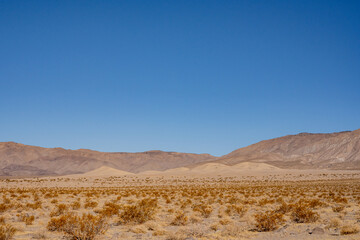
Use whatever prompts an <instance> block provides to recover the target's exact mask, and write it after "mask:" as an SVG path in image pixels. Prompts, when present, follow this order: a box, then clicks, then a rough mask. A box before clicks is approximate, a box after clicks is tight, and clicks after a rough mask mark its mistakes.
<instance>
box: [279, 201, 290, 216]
mask: <svg viewBox="0 0 360 240" xmlns="http://www.w3.org/2000/svg"><path fill="white" fill-rule="evenodd" d="M291 208H292V205H291V204H287V203H286V202H284V201H282V202H281V205H280V206H279V207H278V209H276V212H278V213H282V214H286V213H288V212H290V211H291Z"/></svg>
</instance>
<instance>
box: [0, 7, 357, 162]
mask: <svg viewBox="0 0 360 240" xmlns="http://www.w3.org/2000/svg"><path fill="white" fill-rule="evenodd" d="M359 12H360V1H330V0H326V1H268V0H265V1H208V0H207V1H4V0H0V114H1V115H0V141H2V142H4V141H15V142H20V143H24V144H29V145H37V146H42V147H64V148H69V149H78V148H89V149H95V150H100V151H119V152H120V151H121V152H140V151H146V150H153V149H159V150H164V151H179V152H193V153H210V154H213V155H216V156H220V155H223V154H227V153H229V152H231V151H233V150H235V149H237V148H240V147H244V146H247V145H249V144H252V143H255V142H257V141H260V140H264V139H269V138H274V137H279V136H283V135H287V134H296V133H299V132H335V131H344V130H355V129H358V128H360V14H359Z"/></svg>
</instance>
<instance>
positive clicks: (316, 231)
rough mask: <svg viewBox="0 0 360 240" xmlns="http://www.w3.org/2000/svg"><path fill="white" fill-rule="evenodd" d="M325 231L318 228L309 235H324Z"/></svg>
mask: <svg viewBox="0 0 360 240" xmlns="http://www.w3.org/2000/svg"><path fill="white" fill-rule="evenodd" d="M324 233H325V230H324V229H323V228H321V227H316V228H314V229H313V230H311V231H309V234H324Z"/></svg>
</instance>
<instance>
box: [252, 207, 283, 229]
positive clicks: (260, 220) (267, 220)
mask: <svg viewBox="0 0 360 240" xmlns="http://www.w3.org/2000/svg"><path fill="white" fill-rule="evenodd" d="M254 217H255V230H256V231H259V232H268V231H273V230H275V229H277V228H278V226H279V224H281V223H283V222H284V219H283V214H281V213H278V212H276V211H266V212H264V213H258V214H255V215H254Z"/></svg>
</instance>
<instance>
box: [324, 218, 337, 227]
mask: <svg viewBox="0 0 360 240" xmlns="http://www.w3.org/2000/svg"><path fill="white" fill-rule="evenodd" d="M340 225H341V221H340V219H338V218H332V219H330V221H329V223H328V224H327V225H326V228H328V229H329V228H338V227H340Z"/></svg>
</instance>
